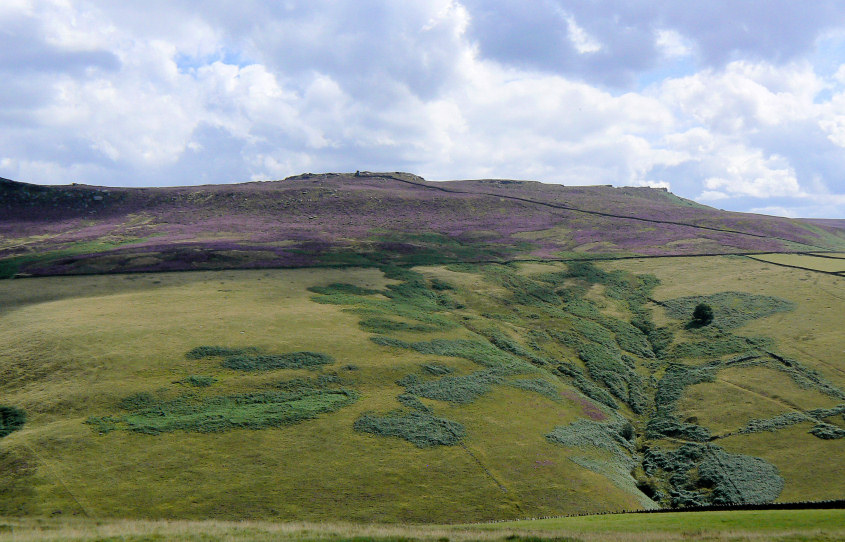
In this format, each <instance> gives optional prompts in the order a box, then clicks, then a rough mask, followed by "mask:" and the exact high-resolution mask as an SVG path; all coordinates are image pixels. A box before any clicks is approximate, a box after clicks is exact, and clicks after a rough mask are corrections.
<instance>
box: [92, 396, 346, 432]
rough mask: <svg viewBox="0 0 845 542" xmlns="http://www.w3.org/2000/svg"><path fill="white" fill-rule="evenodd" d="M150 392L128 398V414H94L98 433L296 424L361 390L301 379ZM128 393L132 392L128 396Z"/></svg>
mask: <svg viewBox="0 0 845 542" xmlns="http://www.w3.org/2000/svg"><path fill="white" fill-rule="evenodd" d="M150 398H151V396H145V397H143V398H139V397H135V398H134V399H131V400H124V401H123V402H122V403H121V406H122V407H123V408H124V409H126V410H130V412H129V413H128V414H126V415H124V416H104V417H91V418H89V419H88V420H86V423H87V424H88V425H91V426H92V428H93V429H94V430H95V431H97V432H99V433H108V432H110V431H114V430H117V429H123V430H127V431H133V432H136V433H144V434H148V435H157V434H160V433H167V432H171V431H177V430H178V431H195V432H200V433H212V432H219V431H227V430H229V429H235V428H247V429H264V428H267V427H280V426H284V425H291V424H295V423H298V422H300V421H302V420H307V419H310V418H315V417H316V416H317V415H319V414H322V413H326V412H333V411H335V410H338V409H340V408H342V407H344V406H347V405H349V404H352V403H353V402H354V401H355V400H356V399H357V398H358V394H357V393H356V392H355V391H352V390H347V389H324V388H320V387H317V386H308V385H298V386H296V387H295V389H292V390H285V391H264V392H256V393H247V394H240V395H227V396H216V397H198V396H195V395H181V396H179V397H176V398H175V399H169V400H157V399H155V398H152V401H150V400H149V399H150ZM127 399H129V398H127Z"/></svg>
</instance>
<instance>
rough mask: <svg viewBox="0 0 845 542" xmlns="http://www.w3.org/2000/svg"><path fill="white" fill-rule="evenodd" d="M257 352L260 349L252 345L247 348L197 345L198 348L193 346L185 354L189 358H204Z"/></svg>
mask: <svg viewBox="0 0 845 542" xmlns="http://www.w3.org/2000/svg"><path fill="white" fill-rule="evenodd" d="M256 352H258V349H257V348H255V347H252V346H250V347H246V348H230V347H228V346H212V345H203V346H197V347H196V348H192V349H191V350H189V351H188V352H187V353H186V354H185V357H186V358H188V359H203V358H214V357H223V356H237V355H240V354H250V353H256Z"/></svg>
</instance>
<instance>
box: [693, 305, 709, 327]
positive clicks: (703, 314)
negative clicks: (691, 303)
mask: <svg viewBox="0 0 845 542" xmlns="http://www.w3.org/2000/svg"><path fill="white" fill-rule="evenodd" d="M692 320H693V321H694V322H696V323H697V324H698V325H701V326H706V325H709V324H710V322H712V321H713V308H712V307H711V306H710V305H708V304H707V303H699V304H698V305H696V306H695V309H693V311H692Z"/></svg>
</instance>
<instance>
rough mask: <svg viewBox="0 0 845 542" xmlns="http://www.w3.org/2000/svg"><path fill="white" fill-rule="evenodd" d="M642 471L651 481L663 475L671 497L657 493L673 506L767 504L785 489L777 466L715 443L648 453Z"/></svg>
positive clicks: (652, 450) (686, 445)
mask: <svg viewBox="0 0 845 542" xmlns="http://www.w3.org/2000/svg"><path fill="white" fill-rule="evenodd" d="M643 470H644V472H645V474H646V476H650V477H652V481H653V480H655V479H656V478H657V477H659V476H660V475H661V474H662V475H663V476H662V478H663V479H665V480H666V481H667V482H668V486H664V489H668V495H667V494H666V493H665V492H664V491H662V490H661V489H656V490H655V494H657V495H658V496H659V498H660V499H661V500H662V501H663V502H664V503H666V504H669V505H671V506H672V507H685V506H701V505H708V504H715V505H730V504H745V503H766V502H771V501H773V500H775V499H777V497H778V495H780V492H781V491H782V490H783V486H784V481H783V478H781V476H780V474H779V473H778V470H777V468H776V467H775V466H774V465H772V464H770V463H768V462H767V461H765V460H763V459H760V458H758V457H751V456H747V455H741V454H730V453H727V452H725V451H724V450H723V449H722V448H720V447H719V446H715V445H712V444H708V445H700V444H684V445H683V446H681V447H680V448H678V449H677V450H660V449H656V448H652V449H649V450H646V453H645V456H644V459H643Z"/></svg>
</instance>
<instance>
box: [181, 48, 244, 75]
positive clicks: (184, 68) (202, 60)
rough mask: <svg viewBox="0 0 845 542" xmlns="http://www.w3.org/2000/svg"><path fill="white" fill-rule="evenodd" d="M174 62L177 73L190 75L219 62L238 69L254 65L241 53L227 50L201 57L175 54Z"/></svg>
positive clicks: (223, 49)
mask: <svg viewBox="0 0 845 542" xmlns="http://www.w3.org/2000/svg"><path fill="white" fill-rule="evenodd" d="M174 60H175V61H176V66H177V67H178V68H179V71H180V72H182V73H191V72H194V71H196V70H197V69H198V68H201V67H203V66H208V65H211V64H214V63H215V62H221V63H223V64H228V65H230V66H237V67H239V68H243V67H245V66H249V65H250V64H254V62H253V61H252V60H250V59H249V58H247V57H246V56H244V54H243V53H242V52H241V51H237V50H234V49H229V48H222V49H220V50H218V51H216V52H215V53H213V54H210V55H202V56H196V55H184V54H177V55H176V57H175V59H174Z"/></svg>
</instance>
